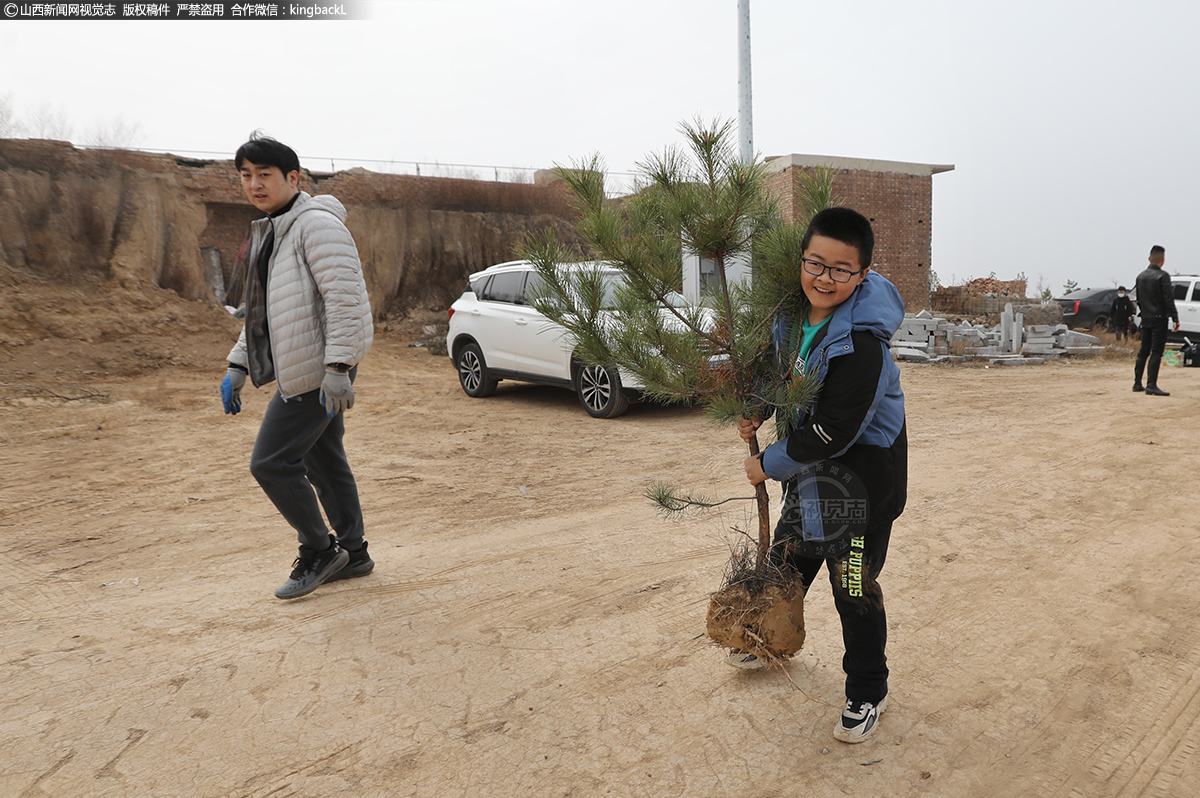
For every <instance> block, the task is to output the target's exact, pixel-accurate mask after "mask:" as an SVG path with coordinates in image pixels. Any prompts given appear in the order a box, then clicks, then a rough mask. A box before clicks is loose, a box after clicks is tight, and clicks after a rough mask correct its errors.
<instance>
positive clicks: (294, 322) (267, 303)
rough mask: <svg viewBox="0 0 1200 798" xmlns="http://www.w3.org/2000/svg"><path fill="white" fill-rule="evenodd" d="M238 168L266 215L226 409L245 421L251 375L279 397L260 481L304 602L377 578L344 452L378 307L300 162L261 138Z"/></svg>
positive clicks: (239, 158) (354, 252) (255, 246)
mask: <svg viewBox="0 0 1200 798" xmlns="http://www.w3.org/2000/svg"><path fill="white" fill-rule="evenodd" d="M234 165H235V166H236V167H237V170H238V172H239V174H240V175H241V179H242V189H243V190H244V191H245V192H246V197H247V199H249V200H250V202H251V204H253V205H254V207H256V208H258V209H259V210H260V211H262V212H263V213H265V214H267V215H266V217H265V218H262V219H258V220H256V221H254V222H252V223H251V225H250V228H251V230H250V237H251V244H250V255H249V265H250V268H249V269H248V270H247V276H246V293H245V296H246V323H245V326H244V327H243V329H242V334H241V336H240V337H239V338H238V342H237V344H236V345H235V346H234V347H233V349H232V350H231V351H230V353H229V369H228V372H227V373H226V375H225V379H224V381H223V382H222V383H221V399H222V402H223V403H224V406H225V412H226V413H238V412H239V411H240V410H241V408H242V403H241V389H242V387H243V386H244V385H245V383H246V377H247V376H249V378H250V380H251V381H252V382H253V383H254V385H255V387H259V386H261V385H265V384H267V383H270V382H271V381H274V382H275V383H276V384H277V386H278V391H277V392H276V394H275V396H274V397H272V399H271V402H270V404H269V405H267V410H266V413H265V414H264V415H263V421H262V426H261V427H260V428H259V431H258V438H257V440H256V441H255V443H254V452H253V454H252V455H251V457H250V472H251V473H252V474H253V475H254V478H255V479H257V480H258V484H259V485H261V486H262V489H263V491H264V492H265V493H266V494H267V497H268V498H270V500H271V501H272V502H273V503H274V504H275V507H276V508H278V510H279V512H280V513H281V514H282V515H283V517H284V519H286V520H287V522H288V523H289V524H291V525H292V526H293V527H294V528H295V529H296V532H297V534H298V536H299V539H300V556H299V557H297V558H296V561H295V563H293V567H292V573H291V575H290V576H289V577H288V580H287V581H286V582H284V584H283V585H281V586H280V587H279V589H278V590H276V591H275V595H276V596H277V597H279V598H283V599H290V598H299V597H300V596H305V595H308V594H309V593H311V592H312V591H314V590H316V589H317V588H318V587H320V586H321V585H322V584H324V583H325V582H329V581H332V580H335V579H344V578H347V577H355V576H365V575H366V574H368V573H370V572H371V570H372V569H373V568H374V567H375V563H374V561H372V560H371V556H370V555H369V554H368V553H367V542H366V540H365V539H364V538H363V516H362V507H361V506H360V504H359V500H358V486H357V484H356V483H355V481H354V474H353V472H351V470H350V464H349V463H348V462H347V460H346V450H345V448H344V446H343V444H342V437H343V435H344V434H345V430H346V427H345V411H346V410H349V409H350V408H351V407H353V406H354V387H353V385H354V378H355V376H356V375H357V371H358V368H357V367H358V364H359V362H360V361H361V360H362V359H363V358H364V357H365V356H366V354H367V350H369V349H370V348H371V341H372V338H373V335H374V327H373V325H372V321H371V305H370V302H369V301H368V299H367V288H366V283H365V281H364V280H363V273H362V265H361V263H360V262H359V259H358V249H357V248H356V247H355V245H354V239H353V238H352V237H351V235H350V231H349V230H347V229H346V225H345V220H346V209H345V208H344V207H342V204H341V203H340V202H338V201H337V200H336V199H334V198H333V197H331V196H328V195H322V196H317V197H313V196H310V195H309V194H307V193H306V192H303V191H300V188H299V186H300V160H299V158H298V157H297V156H296V153H295V151H294V150H292V148H291V147H288V146H287V145H285V144H281V143H280V142H278V141H275V140H274V139H270V138H265V137H260V136H257V135H256V136H254V137H252V138H251V139H250V141H247V142H246V143H245V144H243V145H242V146H241V147H239V148H238V151H237V155H236V156H235V157H234ZM314 490H315V493H314ZM321 508H324V510H325V515H326V516H328V518H329V525H330V526H331V527H333V530H334V532H335V533H336V536H335V535H334V534H330V532H329V528H328V527H326V525H325V521H324V519H323V518H322V516H321Z"/></svg>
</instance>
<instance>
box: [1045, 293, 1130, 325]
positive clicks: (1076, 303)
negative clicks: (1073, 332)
mask: <svg viewBox="0 0 1200 798" xmlns="http://www.w3.org/2000/svg"><path fill="white" fill-rule="evenodd" d="M1116 298H1117V289H1116V288H1115V287H1114V288H1080V289H1079V290H1077V291H1072V292H1071V293H1069V294H1066V295H1065V296H1061V297H1056V298H1055V300H1054V301H1055V302H1057V303H1058V304H1059V306H1060V307H1061V308H1062V312H1063V323H1064V324H1066V325H1067V326H1068V327H1070V328H1072V329H1077V328H1083V329H1086V330H1107V329H1108V314H1109V313H1111V312H1112V304H1113V300H1114V299H1116Z"/></svg>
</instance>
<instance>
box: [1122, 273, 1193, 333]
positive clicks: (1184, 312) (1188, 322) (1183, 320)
mask: <svg viewBox="0 0 1200 798" xmlns="http://www.w3.org/2000/svg"><path fill="white" fill-rule="evenodd" d="M1171 290H1172V292H1173V293H1174V296H1175V309H1176V310H1177V311H1179V330H1178V331H1176V330H1172V329H1171V328H1169V327H1168V328H1167V340H1170V341H1182V340H1183V339H1184V337H1185V336H1186V337H1187V338H1189V339H1191V340H1192V341H1196V342H1200V275H1195V274H1172V275H1171ZM1134 293H1135V294H1136V292H1134ZM1136 301H1137V297H1136V296H1134V302H1135V303H1136ZM1133 322H1134V324H1135V325H1137V327H1138V329H1141V326H1142V317H1141V310H1135V312H1134V316H1133ZM1169 323H1170V322H1168V324H1169Z"/></svg>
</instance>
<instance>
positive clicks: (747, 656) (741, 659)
mask: <svg viewBox="0 0 1200 798" xmlns="http://www.w3.org/2000/svg"><path fill="white" fill-rule="evenodd" d="M725 661H726V662H728V663H729V664H730V665H732V666H733V667H735V668H741V669H742V670H745V671H753V670H757V669H759V668H761V667H762V666H763V665H765V664H766V663H765V662H763V659H762V657H760V656H758V655H757V654H751V653H749V652H747V651H738V650H737V649H736V648H733V649H730V650H729V656H727V657H725Z"/></svg>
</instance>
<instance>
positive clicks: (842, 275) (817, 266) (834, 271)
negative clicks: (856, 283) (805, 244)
mask: <svg viewBox="0 0 1200 798" xmlns="http://www.w3.org/2000/svg"><path fill="white" fill-rule="evenodd" d="M800 262H801V263H802V264H804V271H806V272H808V273H809V274H811V275H813V276H815V277H820V276H821V275H822V274H824V273H825V270H826V269H828V270H829V277H830V279H832V280H833V281H834V282H835V283H848V282H850V278H851V277H853V276H854V275H856V274H862V273H863V270H862V269H859V270H858V271H856V272H852V271H850V270H849V269H839V268H838V267H837V266H826V265H825V264H824V263H821V262H820V261H819V260H813V259H812V258H803V259H801V261H800Z"/></svg>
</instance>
